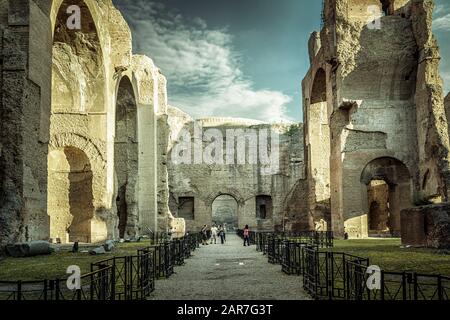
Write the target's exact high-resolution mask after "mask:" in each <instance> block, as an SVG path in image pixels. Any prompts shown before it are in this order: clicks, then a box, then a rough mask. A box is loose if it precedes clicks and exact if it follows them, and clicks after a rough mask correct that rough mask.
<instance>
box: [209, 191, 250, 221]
mask: <svg viewBox="0 0 450 320" xmlns="http://www.w3.org/2000/svg"><path fill="white" fill-rule="evenodd" d="M223 195H226V196H230V197H232V198H234V200H236V203H237V212H236V215H237V223H238V225H239V226H240V225H241V221H242V220H243V219H242V214H243V212H244V206H245V203H246V201H247V200H246V199H244V197H242V195H241V193H240V192H239V191H238V190H236V189H233V188H226V187H225V188H222V189H220V190H219V191H215V192H212V193H210V194H209V195H208V196H207V197H206V198H205V199H204V203H205V207H206V210H207V216H208V217H210V218H211V221H212V216H213V212H212V210H213V203H214V201H215V200H216V199H217V198H218V197H220V196H223Z"/></svg>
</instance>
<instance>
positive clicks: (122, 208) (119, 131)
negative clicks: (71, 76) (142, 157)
mask: <svg viewBox="0 0 450 320" xmlns="http://www.w3.org/2000/svg"><path fill="white" fill-rule="evenodd" d="M115 117H116V122H115V138H114V169H115V173H116V174H115V175H116V207H117V215H118V217H119V236H120V238H124V237H133V236H134V235H135V234H136V227H137V219H138V166H139V146H138V136H137V105H136V98H135V94H134V90H133V86H132V84H131V81H130V79H129V78H128V77H123V78H122V79H121V81H120V83H119V88H118V92H117V102H116V115H115Z"/></svg>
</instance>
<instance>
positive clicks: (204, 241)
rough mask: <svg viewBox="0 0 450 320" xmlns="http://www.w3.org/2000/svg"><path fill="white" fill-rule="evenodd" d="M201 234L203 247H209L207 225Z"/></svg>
mask: <svg viewBox="0 0 450 320" xmlns="http://www.w3.org/2000/svg"><path fill="white" fill-rule="evenodd" d="M200 233H201V234H202V245H204V246H206V245H208V226H207V225H206V224H205V225H204V226H203V228H202V231H200Z"/></svg>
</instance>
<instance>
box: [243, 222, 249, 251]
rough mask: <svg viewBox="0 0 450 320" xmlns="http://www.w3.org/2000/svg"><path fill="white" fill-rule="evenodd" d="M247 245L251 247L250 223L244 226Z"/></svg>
mask: <svg viewBox="0 0 450 320" xmlns="http://www.w3.org/2000/svg"><path fill="white" fill-rule="evenodd" d="M247 245H248V246H249V247H250V228H249V227H248V224H247V225H246V226H245V228H244V247H246V246H247Z"/></svg>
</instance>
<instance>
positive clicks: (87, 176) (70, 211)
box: [48, 147, 94, 243]
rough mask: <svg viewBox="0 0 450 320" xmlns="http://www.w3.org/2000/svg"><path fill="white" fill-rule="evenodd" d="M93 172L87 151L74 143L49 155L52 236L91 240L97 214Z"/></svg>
mask: <svg viewBox="0 0 450 320" xmlns="http://www.w3.org/2000/svg"><path fill="white" fill-rule="evenodd" d="M92 179H93V173H92V170H91V166H90V162H89V159H88V157H87V156H86V154H85V153H84V152H83V151H81V150H79V149H77V148H74V147H65V148H63V149H58V150H54V151H52V152H51V153H50V155H49V186H48V189H49V190H48V212H49V215H50V237H51V238H52V239H60V240H61V242H62V243H67V242H74V241H79V242H90V241H91V220H92V218H93V216H94V205H93V190H92Z"/></svg>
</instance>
